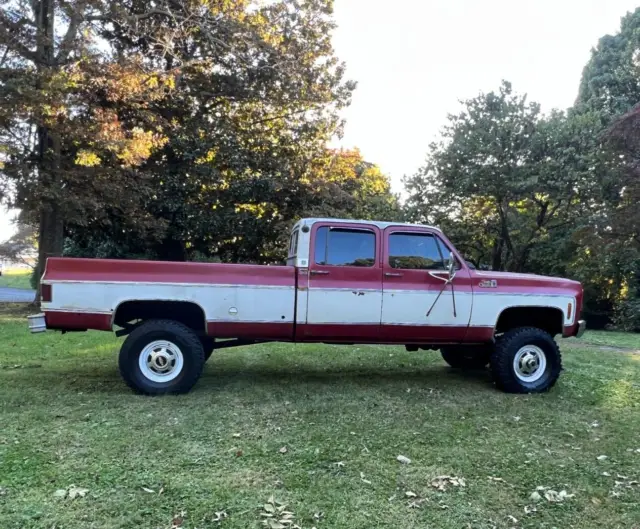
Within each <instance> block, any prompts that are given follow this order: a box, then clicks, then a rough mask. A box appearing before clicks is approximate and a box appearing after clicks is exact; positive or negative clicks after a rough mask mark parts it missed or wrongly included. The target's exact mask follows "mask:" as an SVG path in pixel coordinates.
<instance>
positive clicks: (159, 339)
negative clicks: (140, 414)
mask: <svg viewBox="0 0 640 529" xmlns="http://www.w3.org/2000/svg"><path fill="white" fill-rule="evenodd" d="M204 362H205V360H204V351H203V349H202V343H201V342H200V339H199V338H198V335H197V334H196V333H195V332H194V331H193V330H192V329H190V328H189V327H187V326H186V325H183V324H182V323H179V322H177V321H173V320H149V321H146V322H144V323H142V324H141V325H139V326H138V327H136V328H135V330H134V331H133V332H132V333H131V334H130V335H129V336H128V337H127V339H126V340H125V342H124V344H122V349H120V357H119V362H118V363H119V367H120V374H121V375H122V378H123V379H124V381H125V382H126V383H127V385H128V386H129V387H130V388H131V389H133V390H134V391H136V392H138V393H143V394H145V395H162V394H165V393H187V392H188V391H189V390H190V389H191V388H192V387H193V386H194V385H195V383H196V382H197V381H198V379H199V378H200V375H201V374H202V369H203V367H204Z"/></svg>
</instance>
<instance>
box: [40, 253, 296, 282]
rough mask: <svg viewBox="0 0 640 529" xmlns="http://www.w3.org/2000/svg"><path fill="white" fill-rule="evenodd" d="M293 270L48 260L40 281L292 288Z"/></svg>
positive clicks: (257, 266) (254, 266)
mask: <svg viewBox="0 0 640 529" xmlns="http://www.w3.org/2000/svg"><path fill="white" fill-rule="evenodd" d="M294 276H295V268H294V267H293V266H260V265H244V264H220V263H178V262H169V261H166V262H165V261H126V260H115V259H74V258H68V257H50V258H49V259H48V260H47V268H46V270H45V274H44V277H43V281H44V282H47V281H96V282H99V281H120V282H137V283H185V284H189V283H192V284H225V285H264V286H290V287H294V285H295V277H294Z"/></svg>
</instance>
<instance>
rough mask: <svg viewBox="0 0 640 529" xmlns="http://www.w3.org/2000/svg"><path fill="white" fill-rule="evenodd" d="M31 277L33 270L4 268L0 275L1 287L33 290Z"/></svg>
mask: <svg viewBox="0 0 640 529" xmlns="http://www.w3.org/2000/svg"><path fill="white" fill-rule="evenodd" d="M30 278H31V270H20V269H16V270H3V272H2V275H1V276H0V287H11V288H26V289H29V290H31V284H30V282H29V280H30Z"/></svg>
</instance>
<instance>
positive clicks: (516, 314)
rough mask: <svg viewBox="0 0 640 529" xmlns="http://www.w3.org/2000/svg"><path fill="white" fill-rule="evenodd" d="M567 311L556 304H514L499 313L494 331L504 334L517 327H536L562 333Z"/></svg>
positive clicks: (552, 333)
mask: <svg viewBox="0 0 640 529" xmlns="http://www.w3.org/2000/svg"><path fill="white" fill-rule="evenodd" d="M564 321H565V313H564V311H563V310H562V309H561V308H560V307H558V306H555V305H513V306H510V307H505V308H503V309H502V311H501V312H500V313H499V314H498V318H497V319H496V323H495V325H494V333H495V334H502V333H505V332H508V331H510V330H512V329H515V328H517V327H536V328H538V329H542V330H544V331H546V332H548V333H549V334H550V335H551V336H555V335H558V334H562V330H563V328H564Z"/></svg>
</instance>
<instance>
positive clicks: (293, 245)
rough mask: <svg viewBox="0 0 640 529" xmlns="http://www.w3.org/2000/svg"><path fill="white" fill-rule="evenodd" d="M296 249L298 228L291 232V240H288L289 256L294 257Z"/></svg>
mask: <svg viewBox="0 0 640 529" xmlns="http://www.w3.org/2000/svg"><path fill="white" fill-rule="evenodd" d="M297 251H298V230H296V231H294V232H293V233H292V234H291V240H290V241H289V257H295V256H296V255H297Z"/></svg>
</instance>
